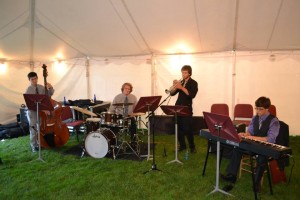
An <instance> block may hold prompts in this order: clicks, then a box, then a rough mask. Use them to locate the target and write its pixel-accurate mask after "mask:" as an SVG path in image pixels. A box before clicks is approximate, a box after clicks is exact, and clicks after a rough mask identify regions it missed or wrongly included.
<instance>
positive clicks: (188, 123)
mask: <svg viewBox="0 0 300 200" xmlns="http://www.w3.org/2000/svg"><path fill="white" fill-rule="evenodd" d="M192 119H193V118H192V116H186V117H181V116H178V117H177V124H178V141H179V145H180V148H181V149H185V148H186V144H185V138H184V136H185V135H186V137H187V140H188V143H189V147H190V149H194V148H195V143H194V133H193V128H192Z"/></svg>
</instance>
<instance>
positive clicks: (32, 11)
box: [29, 0, 35, 71]
mask: <svg viewBox="0 0 300 200" xmlns="http://www.w3.org/2000/svg"><path fill="white" fill-rule="evenodd" d="M29 8H30V20H29V24H30V40H29V42H30V44H29V47H30V55H29V56H30V63H29V65H30V70H31V71H33V68H34V60H33V59H34V33H35V0H30V1H29Z"/></svg>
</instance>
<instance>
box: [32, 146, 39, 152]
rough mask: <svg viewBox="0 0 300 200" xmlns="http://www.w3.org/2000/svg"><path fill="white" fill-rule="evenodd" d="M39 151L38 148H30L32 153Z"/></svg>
mask: <svg viewBox="0 0 300 200" xmlns="http://www.w3.org/2000/svg"><path fill="white" fill-rule="evenodd" d="M38 150H39V147H31V151H32V152H33V153H34V152H36V151H38Z"/></svg>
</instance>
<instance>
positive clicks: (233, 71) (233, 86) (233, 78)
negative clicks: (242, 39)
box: [231, 50, 236, 119]
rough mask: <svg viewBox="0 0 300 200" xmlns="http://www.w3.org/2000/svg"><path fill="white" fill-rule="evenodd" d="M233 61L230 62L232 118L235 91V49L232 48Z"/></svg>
mask: <svg viewBox="0 0 300 200" xmlns="http://www.w3.org/2000/svg"><path fill="white" fill-rule="evenodd" d="M232 52H233V63H232V97H231V101H232V102H231V103H232V104H231V106H232V107H231V109H232V112H231V119H233V115H234V114H233V113H234V106H235V100H236V99H235V92H236V88H235V83H236V51H235V50H233V51H232Z"/></svg>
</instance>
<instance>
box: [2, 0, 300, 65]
mask: <svg viewBox="0 0 300 200" xmlns="http://www.w3.org/2000/svg"><path fill="white" fill-rule="evenodd" d="M299 10H300V1H299V0H264V1H261V0H223V1H220V0H185V1H182V0H163V1H162V0H143V1H141V0H122V1H121V0H103V1H99V0H85V1H82V0H72V1H61V0H51V1H46V0H39V1H35V0H28V1H19V0H1V1H0V59H1V58H2V59H3V58H4V59H7V60H21V61H30V60H31V61H49V60H54V59H55V58H57V57H58V54H59V53H60V54H61V55H62V56H61V58H62V59H70V58H76V57H85V56H89V57H115V56H132V55H148V54H176V53H204V52H220V51H230V50H237V51H242V50H247V51H249V50H250V51H252V50H268V51H269V50H270V51H273V50H299V49H300V37H299V35H300V23H299V19H300V12H299ZM32 14H34V15H32ZM33 20H34V21H35V23H33V26H31V25H32V23H31V22H32V21H33ZM32 27H33V29H32ZM30 38H32V39H30ZM31 52H32V53H31Z"/></svg>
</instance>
